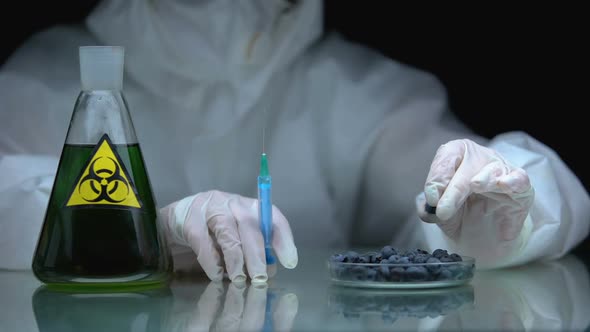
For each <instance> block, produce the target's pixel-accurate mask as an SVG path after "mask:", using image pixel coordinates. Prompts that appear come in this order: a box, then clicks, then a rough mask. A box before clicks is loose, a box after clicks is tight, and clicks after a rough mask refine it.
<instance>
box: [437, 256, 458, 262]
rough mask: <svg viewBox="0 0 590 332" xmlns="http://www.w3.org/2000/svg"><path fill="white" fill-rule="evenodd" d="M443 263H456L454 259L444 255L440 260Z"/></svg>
mask: <svg viewBox="0 0 590 332" xmlns="http://www.w3.org/2000/svg"><path fill="white" fill-rule="evenodd" d="M438 259H439V260H440V261H441V262H443V263H452V262H454V260H453V258H451V256H449V255H443V256H441V257H439V258H438Z"/></svg>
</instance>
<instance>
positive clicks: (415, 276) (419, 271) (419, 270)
mask: <svg viewBox="0 0 590 332" xmlns="http://www.w3.org/2000/svg"><path fill="white" fill-rule="evenodd" d="M406 275H407V277H408V280H409V281H425V280H426V279H428V271H427V270H426V268H425V267H423V266H410V267H409V268H408V269H407V270H406Z"/></svg>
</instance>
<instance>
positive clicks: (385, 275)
mask: <svg viewBox="0 0 590 332" xmlns="http://www.w3.org/2000/svg"><path fill="white" fill-rule="evenodd" d="M379 274H380V275H381V277H383V279H384V280H389V278H390V277H391V273H390V272H389V268H388V267H387V266H384V265H381V266H379Z"/></svg>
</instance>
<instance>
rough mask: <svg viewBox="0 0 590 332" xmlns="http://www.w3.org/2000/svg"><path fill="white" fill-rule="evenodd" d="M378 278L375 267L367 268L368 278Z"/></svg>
mask: <svg viewBox="0 0 590 332" xmlns="http://www.w3.org/2000/svg"><path fill="white" fill-rule="evenodd" d="M375 279H377V271H376V270H373V269H369V270H367V280H369V281H375Z"/></svg>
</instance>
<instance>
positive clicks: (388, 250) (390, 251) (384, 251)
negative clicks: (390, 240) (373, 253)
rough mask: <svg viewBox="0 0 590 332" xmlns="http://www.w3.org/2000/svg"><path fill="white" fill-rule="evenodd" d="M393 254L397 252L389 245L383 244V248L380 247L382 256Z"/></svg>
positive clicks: (386, 256) (387, 256)
mask: <svg viewBox="0 0 590 332" xmlns="http://www.w3.org/2000/svg"><path fill="white" fill-rule="evenodd" d="M395 254H397V252H396V251H395V249H393V248H392V247H391V246H385V247H383V249H381V255H382V256H383V258H389V257H390V256H392V255H395Z"/></svg>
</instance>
